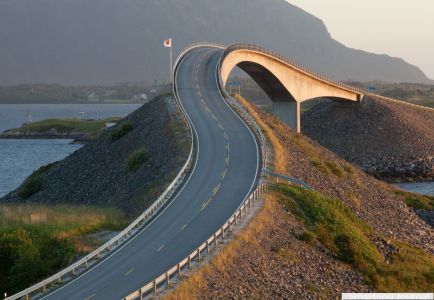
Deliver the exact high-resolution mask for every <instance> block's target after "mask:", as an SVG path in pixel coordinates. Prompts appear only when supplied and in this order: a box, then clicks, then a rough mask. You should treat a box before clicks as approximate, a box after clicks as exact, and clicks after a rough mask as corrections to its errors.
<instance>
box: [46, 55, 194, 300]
mask: <svg viewBox="0 0 434 300" xmlns="http://www.w3.org/2000/svg"><path fill="white" fill-rule="evenodd" d="M191 53H192V52H189V53H187V54H186V55H185V56H184V57H183V58H182V59H181V61H180V62H179V63H181V62H182V61H183V60H184V58H186V57H187V56H188V55H190V54H191ZM177 74H178V73H175V80H176V76H177ZM176 93H177V94H178V91H177V90H176ZM180 104H181V106H182V108H183V109H184V106H183V105H182V103H181V102H180ZM184 112H185V113H186V115H187V118H188V120H189V123H190V125H191V126H192V128H193V131H194V135H195V136H196V141H197V151H196V159H195V163H194V167H193V169H192V171H191V172H190V175H189V177H188V179H187V181H185V183H184V185H183V187H182V189H181V190H180V191H179V192H178V193H177V194H176V196H175V197H173V198H172V201H170V202H169V203H166V205H165V207H164V209H163V210H161V211H159V212H157V214H156V215H155V216H154V217H153V218H152V220H151V222H149V224H147V225H146V226H145V227H143V228H142V229H140V230H139V231H138V232H136V233H135V235H134V236H133V237H131V238H130V239H129V240H128V241H126V242H124V243H123V244H122V246H121V247H119V248H117V249H116V250H115V251H113V252H112V253H110V255H108V256H106V257H104V258H103V260H102V261H101V262H100V263H98V264H96V265H94V266H93V267H91V268H90V269H89V270H87V271H86V272H84V273H82V274H80V275H79V276H78V277H77V278H74V279H73V280H72V281H70V282H68V283H67V284H64V285H62V286H61V287H59V288H58V289H55V290H53V291H52V292H51V293H48V294H47V295H44V296H43V297H42V298H40V299H45V298H47V297H48V296H52V295H53V294H55V293H56V292H58V291H60V290H62V289H64V288H66V287H67V286H69V285H71V284H72V283H74V282H75V281H77V280H78V279H80V278H81V277H83V276H84V275H86V274H88V273H89V272H91V271H93V270H95V269H96V268H97V267H99V266H101V265H102V264H103V263H105V262H106V261H107V260H108V259H109V258H110V257H112V256H113V255H115V254H116V253H118V252H119V251H120V250H122V249H123V248H124V247H125V246H127V245H128V244H129V243H131V242H132V241H133V240H135V239H136V238H137V237H138V236H139V235H141V234H142V233H143V232H144V231H145V230H146V229H147V228H148V227H149V226H151V225H152V224H153V223H154V222H155V221H156V220H157V219H158V218H159V217H160V216H161V215H162V214H163V213H164V212H165V211H166V209H168V208H169V207H170V205H172V203H173V202H174V201H175V200H176V199H177V198H178V196H179V194H181V192H182V191H183V190H184V188H185V187H186V186H187V184H188V182H189V181H190V179H191V177H192V175H193V173H194V170H195V169H196V165H197V161H198V157H199V139H198V136H197V131H196V128H195V126H194V125H193V122H192V121H191V119H190V116H189V115H188V113H187V111H185V109H184ZM192 142H193V143H194V141H192Z"/></svg>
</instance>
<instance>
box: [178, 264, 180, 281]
mask: <svg viewBox="0 0 434 300" xmlns="http://www.w3.org/2000/svg"><path fill="white" fill-rule="evenodd" d="M180 276H181V264H178V278H179V277H180Z"/></svg>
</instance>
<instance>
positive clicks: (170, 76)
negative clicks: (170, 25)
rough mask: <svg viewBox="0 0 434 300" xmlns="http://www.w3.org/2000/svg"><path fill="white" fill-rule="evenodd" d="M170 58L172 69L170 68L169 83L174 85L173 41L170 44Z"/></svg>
mask: <svg viewBox="0 0 434 300" xmlns="http://www.w3.org/2000/svg"><path fill="white" fill-rule="evenodd" d="M169 55H170V58H169V61H170V68H169V81H170V83H171V84H173V78H172V67H173V66H172V41H171V42H170V54H169Z"/></svg>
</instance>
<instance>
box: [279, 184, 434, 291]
mask: <svg viewBox="0 0 434 300" xmlns="http://www.w3.org/2000/svg"><path fill="white" fill-rule="evenodd" d="M273 190H274V191H275V192H276V193H278V195H279V198H278V201H279V203H281V204H282V205H283V206H284V207H285V208H286V209H287V210H289V211H290V212H291V213H292V214H294V215H295V216H297V218H298V219H299V221H300V222H301V223H302V224H303V225H304V226H305V228H306V230H308V232H311V233H313V236H314V237H315V238H317V239H318V241H320V242H321V244H322V245H324V246H325V247H326V248H327V249H328V250H329V251H330V253H331V254H332V255H333V256H335V257H336V258H337V259H339V260H341V261H343V262H345V263H348V264H350V265H351V266H352V267H353V268H354V269H355V270H357V271H358V272H360V273H361V274H363V275H364V277H365V282H366V283H367V284H369V285H370V286H372V287H373V288H374V289H375V290H376V291H379V292H392V291H393V292H410V291H418V292H430V291H431V289H432V287H433V285H434V276H433V275H434V274H433V270H434V256H433V255H432V254H430V253H428V252H426V251H423V250H421V249H418V248H416V247H412V246H411V245H409V244H407V243H403V242H400V241H397V240H389V241H388V246H389V247H390V253H389V255H388V256H386V257H384V256H383V255H382V254H381V252H380V251H379V250H378V249H377V247H376V245H375V244H374V243H373V242H372V241H371V240H373V239H384V237H380V236H379V237H376V235H378V233H376V232H375V231H373V229H372V228H371V227H370V226H368V225H367V224H366V223H364V222H363V221H361V220H360V219H358V218H357V217H356V216H355V214H354V213H353V212H352V211H351V210H350V209H348V207H346V206H345V205H344V204H343V203H342V201H340V200H338V199H335V198H332V197H328V196H325V195H323V194H321V193H319V192H316V191H311V190H306V189H302V188H299V187H291V186H285V185H279V186H276V187H274V188H273Z"/></svg>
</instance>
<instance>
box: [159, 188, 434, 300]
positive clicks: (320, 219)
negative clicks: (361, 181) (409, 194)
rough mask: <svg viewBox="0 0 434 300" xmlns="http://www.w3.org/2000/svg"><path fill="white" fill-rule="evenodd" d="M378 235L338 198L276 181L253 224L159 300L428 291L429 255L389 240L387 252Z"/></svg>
mask: <svg viewBox="0 0 434 300" xmlns="http://www.w3.org/2000/svg"><path fill="white" fill-rule="evenodd" d="M376 235H378V233H377V232H375V231H374V230H373V229H372V228H371V227H370V226H369V225H367V224H366V223H364V222H363V221H361V220H360V219H359V218H358V217H357V216H356V215H355V214H354V213H353V212H352V211H351V210H350V209H349V208H348V207H346V205H345V204H343V203H342V202H341V201H340V200H338V199H334V198H332V197H328V196H325V195H323V194H321V193H318V192H315V191H309V190H306V189H303V188H299V187H294V186H289V185H287V184H275V185H272V186H271V188H270V190H269V192H268V193H266V194H265V195H264V206H263V208H262V209H261V211H260V212H259V213H258V214H257V215H256V217H255V218H254V219H253V220H252V221H251V223H250V224H249V225H247V226H246V228H244V229H243V230H242V231H241V232H240V233H239V235H237V236H236V237H235V238H234V240H233V241H231V242H230V243H229V244H227V245H226V246H225V247H224V248H223V249H222V250H221V252H219V253H218V254H216V256H215V257H214V258H213V259H212V260H211V261H210V263H208V264H205V265H203V266H201V267H200V269H199V270H198V271H196V272H195V273H193V274H192V275H191V276H189V277H188V278H186V279H185V280H183V281H181V283H180V284H179V285H178V287H177V288H176V289H175V290H173V291H170V292H169V293H167V294H166V295H164V296H163V297H162V298H163V299H165V300H175V299H215V298H274V299H277V298H279V299H281V298H291V299H294V298H306V297H312V296H313V297H314V298H317V299H331V298H336V297H339V296H340V293H341V292H343V291H347V292H348V291H353V292H372V291H376V292H414V291H418V292H430V291H431V289H432V286H433V284H434V276H433V274H432V270H433V269H434V256H433V255H432V254H430V253H428V252H426V251H423V250H421V249H418V248H416V247H413V246H411V245H409V244H407V243H404V242H400V241H397V240H390V241H388V243H389V244H388V247H389V248H390V251H389V253H388V254H387V255H384V254H383V253H382V251H380V250H379V249H378V247H379V246H378V245H376V244H375V243H374V242H373V241H372V239H373V238H374V237H375V236H376ZM378 239H382V238H381V237H379V236H378ZM320 273H322V274H320Z"/></svg>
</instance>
